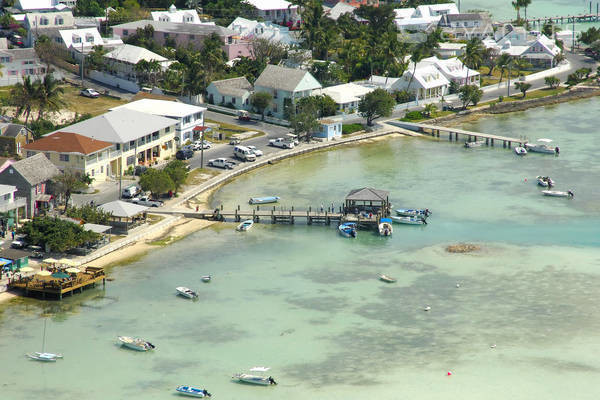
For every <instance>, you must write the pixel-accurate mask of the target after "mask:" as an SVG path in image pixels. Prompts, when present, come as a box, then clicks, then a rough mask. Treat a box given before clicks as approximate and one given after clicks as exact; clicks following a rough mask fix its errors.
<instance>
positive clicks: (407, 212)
mask: <svg viewBox="0 0 600 400" xmlns="http://www.w3.org/2000/svg"><path fill="white" fill-rule="evenodd" d="M396 214H398V215H400V216H402V217H417V216H419V217H425V218H427V217H429V216H430V215H431V211H429V209H428V208H426V209H424V210H418V209H414V210H413V209H411V208H399V209H397V210H396Z"/></svg>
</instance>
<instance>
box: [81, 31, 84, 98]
mask: <svg viewBox="0 0 600 400" xmlns="http://www.w3.org/2000/svg"><path fill="white" fill-rule="evenodd" d="M84 62H85V55H84V54H83V38H82V39H81V88H82V89H83V63H84Z"/></svg>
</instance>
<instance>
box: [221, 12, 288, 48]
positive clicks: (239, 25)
mask: <svg viewBox="0 0 600 400" xmlns="http://www.w3.org/2000/svg"><path fill="white" fill-rule="evenodd" d="M227 29H231V30H232V31H234V32H236V33H237V34H239V35H240V36H242V37H243V38H247V39H252V38H260V39H267V40H270V41H272V42H279V43H282V44H286V45H294V44H298V40H297V39H296V38H295V37H293V36H292V35H291V34H290V30H289V29H288V28H287V27H284V26H281V25H277V24H274V23H272V22H270V21H265V22H259V21H254V20H250V19H246V18H242V17H237V18H236V19H234V20H233V22H232V23H231V24H229V26H228V27H227Z"/></svg>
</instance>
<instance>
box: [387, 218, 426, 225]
mask: <svg viewBox="0 0 600 400" xmlns="http://www.w3.org/2000/svg"><path fill="white" fill-rule="evenodd" d="M392 220H393V221H394V222H397V223H399V224H408V225H427V221H425V217H421V216H414V217H396V216H392Z"/></svg>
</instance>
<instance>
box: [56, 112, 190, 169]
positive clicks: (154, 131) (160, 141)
mask: <svg viewBox="0 0 600 400" xmlns="http://www.w3.org/2000/svg"><path fill="white" fill-rule="evenodd" d="M177 124H178V121H176V120H174V119H171V118H165V117H161V116H157V115H152V114H147V113H143V112H140V111H135V110H128V109H126V108H123V109H119V110H115V111H110V112H107V113H105V114H102V115H99V116H97V117H93V118H90V119H86V120H85V121H81V122H78V123H76V124H73V125H69V126H67V127H64V128H62V129H60V130H59V131H55V132H52V133H51V134H49V135H48V136H51V135H54V134H56V133H57V132H71V133H77V134H79V135H83V136H86V137H88V138H91V139H94V140H100V141H103V142H108V143H112V144H113V145H114V150H111V151H110V152H102V151H98V152H94V153H92V154H90V155H89V156H88V158H87V160H86V163H89V164H90V167H89V168H93V169H94V170H95V171H96V172H94V175H93V176H94V177H95V174H96V173H97V171H102V170H104V171H108V172H104V175H107V176H110V177H116V176H118V175H119V174H122V173H124V172H125V171H126V170H128V169H133V168H135V166H136V165H146V166H150V165H154V164H157V163H159V162H161V161H164V160H166V159H168V158H170V157H172V156H174V155H175V152H176V143H175V134H176V131H177ZM92 164H94V165H95V167H92Z"/></svg>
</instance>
